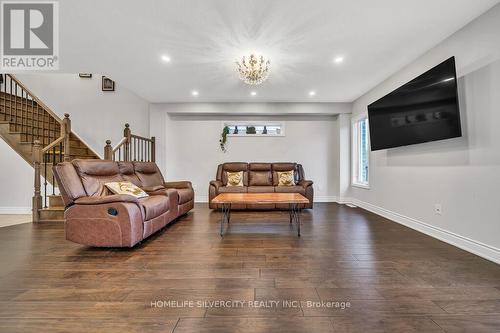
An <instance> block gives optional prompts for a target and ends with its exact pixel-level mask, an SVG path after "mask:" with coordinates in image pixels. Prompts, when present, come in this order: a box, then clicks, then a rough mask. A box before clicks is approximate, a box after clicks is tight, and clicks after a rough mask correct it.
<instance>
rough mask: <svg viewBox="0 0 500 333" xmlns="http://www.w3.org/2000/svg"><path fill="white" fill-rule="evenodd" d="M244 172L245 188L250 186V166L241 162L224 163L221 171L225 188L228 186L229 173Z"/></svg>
mask: <svg viewBox="0 0 500 333" xmlns="http://www.w3.org/2000/svg"><path fill="white" fill-rule="evenodd" d="M238 171H243V186H248V164H247V163H241V162H233V163H224V164H223V165H222V171H221V177H222V178H221V181H222V184H223V185H224V186H226V185H227V172H238Z"/></svg>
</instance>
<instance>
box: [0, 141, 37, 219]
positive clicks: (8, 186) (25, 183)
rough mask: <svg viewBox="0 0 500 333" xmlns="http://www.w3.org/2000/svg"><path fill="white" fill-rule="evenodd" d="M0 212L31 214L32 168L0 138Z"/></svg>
mask: <svg viewBox="0 0 500 333" xmlns="http://www.w3.org/2000/svg"><path fill="white" fill-rule="evenodd" d="M0 184H2V191H0V214H31V197H32V196H33V189H34V187H33V168H32V167H31V166H30V165H29V164H28V163H26V161H25V160H24V159H23V158H22V157H21V156H19V155H18V154H17V153H16V152H15V151H14V150H13V149H12V148H10V146H9V145H8V144H7V143H5V141H3V140H2V139H1V138H0Z"/></svg>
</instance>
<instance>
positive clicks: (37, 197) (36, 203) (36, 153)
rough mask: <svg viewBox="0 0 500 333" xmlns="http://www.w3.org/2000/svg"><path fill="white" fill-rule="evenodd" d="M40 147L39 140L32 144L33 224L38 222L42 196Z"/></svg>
mask: <svg viewBox="0 0 500 333" xmlns="http://www.w3.org/2000/svg"><path fill="white" fill-rule="evenodd" d="M41 154H42V146H41V144H40V141H39V140H35V141H34V143H33V168H34V169H35V183H34V185H35V194H34V196H33V203H32V206H33V211H32V215H33V222H38V221H40V213H39V210H40V209H41V208H42V195H41V192H40V187H41V186H40V162H41V160H42V155H41Z"/></svg>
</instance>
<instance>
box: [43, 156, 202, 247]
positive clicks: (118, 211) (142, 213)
mask: <svg viewBox="0 0 500 333" xmlns="http://www.w3.org/2000/svg"><path fill="white" fill-rule="evenodd" d="M53 170H54V175H55V177H56V180H57V183H58V185H59V190H60V192H61V196H62V198H63V201H64V205H65V207H66V210H65V213H64V216H65V219H66V221H65V225H64V229H65V232H66V239H68V240H70V241H73V242H76V243H79V244H84V245H89V246H101V247H132V246H134V245H135V244H137V243H138V242H140V241H142V240H143V239H145V238H147V237H148V236H150V235H151V234H153V233H155V232H156V231H158V230H160V229H161V228H163V227H164V226H166V225H167V224H169V223H170V222H172V221H174V220H175V219H176V218H177V217H179V216H180V215H183V214H185V213H187V212H188V211H189V210H191V209H192V208H193V205H194V192H193V188H192V186H191V183H190V182H188V181H181V182H165V181H164V179H163V176H162V174H161V172H160V170H159V169H158V167H157V166H156V164H155V163H153V162H113V161H102V160H79V159H76V160H73V161H72V162H64V163H60V164H58V165H56V166H54V168H53ZM116 181H130V182H131V183H133V184H135V185H136V186H138V187H140V188H142V189H143V190H144V191H145V192H147V193H148V194H149V196H148V197H145V198H141V199H137V198H135V197H133V196H131V195H115V194H112V193H111V192H110V191H109V190H108V189H107V188H106V186H105V185H104V184H105V183H108V182H116Z"/></svg>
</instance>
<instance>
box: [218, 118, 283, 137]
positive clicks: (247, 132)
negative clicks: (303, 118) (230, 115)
mask: <svg viewBox="0 0 500 333" xmlns="http://www.w3.org/2000/svg"><path fill="white" fill-rule="evenodd" d="M223 126H227V127H229V134H228V136H284V135H285V126H284V124H283V123H274V122H246V121H239V122H224V123H223Z"/></svg>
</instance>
